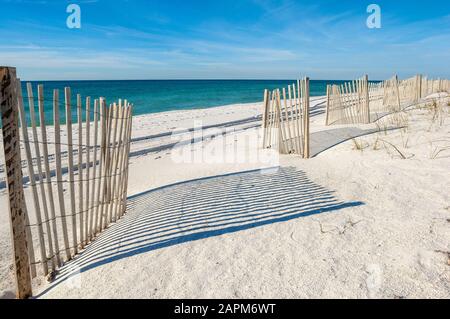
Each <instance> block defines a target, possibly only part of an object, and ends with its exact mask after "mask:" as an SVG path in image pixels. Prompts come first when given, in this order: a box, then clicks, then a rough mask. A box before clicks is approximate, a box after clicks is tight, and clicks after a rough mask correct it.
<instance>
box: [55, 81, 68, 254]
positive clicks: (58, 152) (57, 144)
mask: <svg viewBox="0 0 450 319" xmlns="http://www.w3.org/2000/svg"><path fill="white" fill-rule="evenodd" d="M53 123H54V126H55V165H56V183H57V187H58V203H59V211H60V214H61V226H62V230H63V238H64V248H65V252H66V259H67V260H70V259H71V257H72V255H71V250H70V245H69V234H68V231H67V216H66V206H65V203H64V191H63V185H62V164H61V126H60V115H59V91H58V90H53Z"/></svg>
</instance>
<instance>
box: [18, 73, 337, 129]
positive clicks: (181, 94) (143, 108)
mask: <svg viewBox="0 0 450 319" xmlns="http://www.w3.org/2000/svg"><path fill="white" fill-rule="evenodd" d="M294 82H295V81H294V80H127V81H34V82H31V83H32V84H33V91H34V100H35V108H36V109H37V98H36V96H37V92H36V90H37V84H43V85H44V100H45V104H44V108H45V113H46V122H48V124H51V123H52V122H53V121H52V116H53V115H52V110H53V104H52V99H53V89H59V97H60V109H61V119H62V121H63V118H64V116H65V115H64V112H63V109H64V104H63V102H64V87H66V86H68V87H70V88H71V92H72V99H71V101H72V102H71V104H72V110H73V111H72V113H73V117H74V119H75V118H76V104H75V103H76V94H81V96H82V98H83V101H84V99H85V98H86V96H90V97H91V98H92V99H94V98H98V97H100V96H102V97H105V98H106V101H107V103H109V102H113V101H116V100H118V99H119V98H122V99H127V100H128V101H130V102H131V103H133V104H134V115H140V114H148V113H157V112H164V111H173V110H187V109H196V108H208V107H214V106H221V105H227V104H236V103H251V102H258V101H262V99H263V92H264V89H275V88H282V87H287V85H289V84H292V83H294ZM343 82H344V81H320V80H311V82H310V91H311V96H319V95H325V94H326V86H327V84H340V83H343ZM22 89H23V96H24V100H25V108H26V109H28V102H27V92H26V82H22ZM83 103H84V102H83ZM92 103H93V102H92ZM27 113H28V112H27ZM91 118H92V116H91ZM63 122H64V121H63Z"/></svg>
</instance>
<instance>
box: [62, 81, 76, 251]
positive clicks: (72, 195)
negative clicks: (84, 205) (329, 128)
mask: <svg viewBox="0 0 450 319" xmlns="http://www.w3.org/2000/svg"><path fill="white" fill-rule="evenodd" d="M64 96H65V105H66V128H67V132H66V133H67V149H68V158H69V192H70V213H71V216H72V239H73V241H72V243H73V249H74V254H75V255H76V254H77V253H78V244H79V243H78V235H77V211H76V206H75V185H74V184H75V180H74V173H73V169H74V168H73V138H72V109H71V101H70V99H71V93H70V88H69V87H66V88H64Z"/></svg>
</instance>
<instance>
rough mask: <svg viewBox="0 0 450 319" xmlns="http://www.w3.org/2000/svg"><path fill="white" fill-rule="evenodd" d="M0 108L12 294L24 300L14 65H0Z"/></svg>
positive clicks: (27, 278)
mask: <svg viewBox="0 0 450 319" xmlns="http://www.w3.org/2000/svg"><path fill="white" fill-rule="evenodd" d="M0 107H1V110H0V111H1V117H2V133H3V149H4V153H5V167H6V182H7V187H8V196H9V201H8V204H9V213H10V221H11V222H10V224H11V236H12V246H13V257H14V268H15V274H16V284H17V290H16V297H17V298H20V299H25V298H28V297H30V296H31V295H32V289H31V275H30V261H29V256H28V245H27V236H26V213H27V212H26V205H25V197H24V193H23V185H22V166H21V158H20V137H19V123H18V118H19V112H18V99H17V80H16V69H15V68H11V67H2V66H0Z"/></svg>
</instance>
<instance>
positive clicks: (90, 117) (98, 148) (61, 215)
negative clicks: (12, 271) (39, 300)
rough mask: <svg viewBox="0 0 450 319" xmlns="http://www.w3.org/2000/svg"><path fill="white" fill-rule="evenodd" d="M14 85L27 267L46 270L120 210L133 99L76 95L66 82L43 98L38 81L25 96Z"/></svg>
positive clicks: (119, 214)
mask: <svg viewBox="0 0 450 319" xmlns="http://www.w3.org/2000/svg"><path fill="white" fill-rule="evenodd" d="M16 86H17V92H18V108H19V116H20V127H21V133H22V134H21V135H22V138H21V145H22V147H23V150H24V153H25V159H26V163H27V170H26V171H27V174H26V176H28V177H29V183H30V184H29V186H30V193H26V195H28V194H29V195H30V198H29V200H28V201H27V203H29V204H28V217H27V219H28V223H27V225H26V227H27V234H28V239H27V242H28V244H29V255H30V270H31V275H32V277H35V276H37V275H39V274H42V275H44V276H45V275H48V274H52V273H53V272H54V271H55V270H56V269H57V268H58V267H60V266H61V265H62V264H63V263H64V262H66V261H68V260H70V259H71V258H73V257H74V256H75V255H76V254H77V253H78V252H79V251H80V250H81V249H83V248H84V247H85V246H86V245H87V244H89V243H90V242H91V241H92V240H93V239H94V238H95V237H96V236H97V235H98V234H99V233H101V232H102V231H103V230H104V229H105V228H107V227H108V226H109V225H110V224H111V223H113V222H115V221H117V220H118V219H120V218H121V217H122V215H123V214H124V213H125V207H126V191H127V181H128V154H129V147H130V136H131V124H132V105H131V104H130V103H128V102H127V101H126V100H118V101H117V102H114V103H112V104H109V105H107V103H106V100H105V99H104V98H98V99H91V97H86V98H83V97H82V96H81V95H79V94H77V95H76V96H74V95H72V92H71V89H70V88H68V87H67V88H65V89H64V92H63V93H62V94H63V95H62V96H61V95H60V93H61V92H60V91H59V90H53V99H51V100H48V99H45V98H44V86H43V85H38V86H37V87H33V86H32V85H31V84H30V83H28V84H27V86H26V96H22V89H21V84H20V81H19V80H17V82H16ZM35 92H37V95H35ZM36 106H37V108H36ZM49 110H51V112H49ZM49 114H50V116H49ZM47 123H53V126H50V125H48V124H47Z"/></svg>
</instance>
